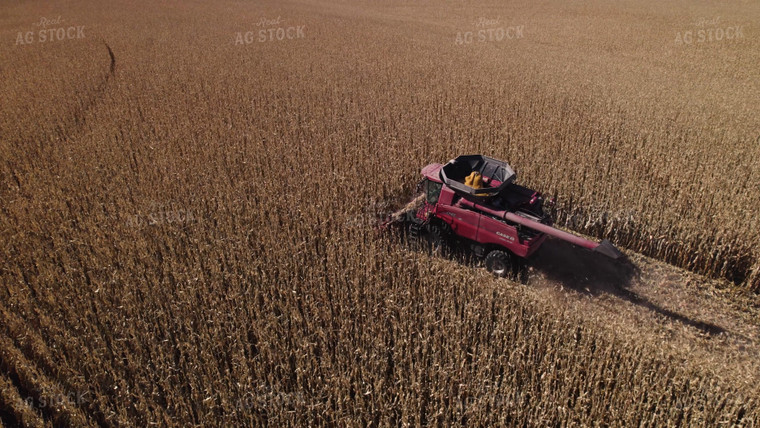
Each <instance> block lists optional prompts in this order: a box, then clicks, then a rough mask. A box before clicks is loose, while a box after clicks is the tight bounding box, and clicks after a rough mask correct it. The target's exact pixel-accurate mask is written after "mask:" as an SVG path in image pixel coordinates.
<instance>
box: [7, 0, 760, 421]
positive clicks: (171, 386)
mask: <svg viewBox="0 0 760 428" xmlns="http://www.w3.org/2000/svg"><path fill="white" fill-rule="evenodd" d="M19 7H21V6H19ZM116 7H117V8H124V9H125V11H126V10H129V13H126V12H125V13H122V14H120V16H123V17H125V18H124V19H125V20H126V24H129V25H125V22H121V21H120V22H115V21H113V22H112V21H109V19H113V18H109V16H110V15H108V14H106V13H105V12H102V13H100V14H99V12H98V11H91V10H90V9H88V8H87V7H86V6H85V5H81V6H80V7H79V8H76V7H75V8H73V9H72V12H71V13H72V14H76V13H80V15H79V16H82V17H84V16H90V15H88V14H92V15H91V16H92V20H93V21H96V22H99V26H100V27H99V30H100V31H101V34H108V35H110V36H111V37H110V40H106V41H107V42H108V45H109V46H110V47H111V48H112V49H113V52H114V53H115V55H116V58H117V66H116V70H115V73H114V74H110V72H109V57H108V54H107V51H106V50H105V47H104V46H103V44H102V43H101V42H100V41H98V40H94V39H93V40H87V41H84V42H81V43H79V44H77V45H73V44H72V45H61V46H60V47H55V48H51V47H50V46H30V47H28V48H29V49H26V50H25V51H23V52H22V51H18V50H14V51H9V52H5V51H4V52H3V56H4V57H7V58H11V64H10V65H11V66H10V67H7V68H4V69H3V70H2V73H3V74H4V76H3V78H4V81H8V82H10V83H9V84H8V85H7V86H5V87H4V89H3V95H4V96H5V97H6V99H7V102H4V103H3V106H2V110H0V112H1V114H0V121H2V122H1V125H2V130H3V131H2V140H1V141H0V151H2V163H0V168H1V169H0V174H2V188H0V192H1V193H0V194H1V195H2V201H3V204H2V207H3V208H2V210H0V224H2V230H0V234H1V235H2V239H1V240H2V243H3V244H2V246H0V249H1V251H2V256H0V257H2V259H3V260H4V263H3V268H2V271H0V275H1V276H2V284H3V285H2V287H1V288H0V296H2V301H3V302H4V303H3V305H2V307H0V320H1V321H0V367H1V368H2V375H0V417H2V421H3V423H7V424H11V425H12V424H16V423H18V424H22V425H27V426H44V425H49V424H53V425H56V426H58V425H71V426H87V425H127V426H130V425H137V426H145V425H149V424H154V423H158V424H160V425H188V424H218V425H228V426H229V425H242V424H254V425H259V424H265V423H268V424H271V425H272V426H280V425H282V424H296V425H305V424H318V425H322V424H326V425H327V424H331V425H332V424H337V425H341V426H342V425H399V424H409V425H417V424H435V425H442V426H447V425H452V424H455V425H456V424H467V425H493V424H506V425H523V424H528V425H542V426H543V425H557V424H582V425H592V424H596V423H601V424H611V425H618V426H621V425H623V426H637V425H687V426H691V425H710V426H714V425H717V424H751V423H753V422H756V421H757V420H758V418H759V415H758V410H757V409H758V406H757V404H758V403H757V396H758V390H757V387H756V386H754V385H747V384H746V383H744V382H742V381H741V380H740V379H733V378H723V377H720V376H717V375H715V374H714V373H715V367H717V366H709V367H705V368H701V367H699V364H695V363H693V362H692V363H689V364H687V363H685V362H686V361H688V355H686V353H684V354H683V355H682V354H678V355H675V354H672V353H669V352H666V351H663V350H661V349H660V347H658V344H657V343H653V342H650V341H648V340H639V339H637V338H635V337H619V336H615V335H612V334H611V333H609V332H600V331H596V330H594V329H593V328H591V327H590V326H589V325H588V324H587V323H585V322H584V320H583V319H582V314H574V313H567V312H564V311H557V310H548V309H545V308H541V307H537V305H536V304H535V303H529V302H526V301H522V300H520V299H516V298H515V297H514V296H515V295H514V294H510V293H509V292H507V291H508V289H509V288H510V287H512V285H510V283H509V282H505V281H497V280H495V279H492V278H491V277H489V276H487V275H486V274H485V272H483V271H482V270H478V269H471V268H469V267H466V266H463V265H460V264H456V263H452V262H450V261H446V260H441V259H436V258H431V257H428V256H426V255H424V254H421V253H416V252H413V251H410V250H409V249H407V248H405V247H403V246H400V245H399V244H398V243H397V242H395V241H393V240H390V239H388V238H382V237H377V236H375V235H373V234H372V233H371V227H369V226H368V225H364V226H362V227H351V228H347V227H345V224H347V223H350V222H351V221H352V220H353V219H355V218H356V216H360V215H364V214H365V213H364V212H363V208H362V207H361V206H359V203H358V202H357V201H366V200H372V201H379V202H381V203H387V204H390V205H393V206H394V207H398V206H401V205H402V204H403V203H404V202H405V198H406V197H408V196H410V195H411V194H412V190H413V187H414V184H415V181H416V179H417V174H418V171H419V168H420V167H421V166H423V165H424V164H426V163H429V162H433V161H445V160H447V159H449V158H451V157H453V156H454V155H455V154H459V153H469V152H478V153H484V154H486V155H492V156H495V157H498V158H504V159H507V160H508V161H510V163H512V164H513V165H515V167H516V168H517V169H518V173H519V174H520V176H521V179H522V181H523V182H526V183H528V184H530V185H536V187H540V188H542V189H548V190H549V192H550V193H556V194H557V195H559V196H560V200H561V201H562V202H561V205H560V206H559V213H558V214H559V219H560V221H561V222H562V223H563V224H565V225H569V226H572V227H573V228H575V229H576V230H579V231H582V232H587V233H591V234H594V235H596V236H599V237H602V236H604V237H609V238H611V239H613V240H614V241H615V242H616V243H618V244H620V245H621V246H622V247H627V248H629V249H632V250H634V251H640V252H644V253H647V254H651V255H654V256H656V257H658V258H661V259H664V260H667V261H669V262H671V263H674V264H677V265H680V266H685V267H688V268H690V269H693V270H696V271H698V272H701V273H705V274H710V275H715V276H722V277H726V278H729V279H731V280H734V281H735V282H736V285H735V286H736V287H744V288H746V289H751V290H754V291H757V290H759V289H760V288H758V287H760V285H759V284H760V283H759V282H758V276H757V269H758V265H757V263H758V262H757V260H758V257H757V245H756V243H757V242H759V241H758V239H757V238H758V236H757V230H758V228H757V223H756V222H757V220H756V218H755V216H754V215H753V213H754V212H755V211H756V210H757V207H759V206H760V201H758V195H757V192H756V189H754V190H755V191H751V190H752V186H753V185H755V184H756V181H753V180H755V179H753V177H757V176H758V175H757V173H758V171H757V169H758V166H757V165H758V164H757V163H756V162H755V163H749V164H748V163H747V161H746V159H748V158H754V157H753V156H755V155H757V147H756V144H754V143H753V141H751V140H750V139H749V137H747V135H748V134H741V133H739V135H733V134H732V133H725V134H723V135H718V134H719V133H718V132H717V131H714V130H712V129H711V128H708V127H706V126H705V127H700V126H696V125H694V124H691V123H689V122H688V121H686V120H685V119H682V118H678V119H676V123H675V124H673V123H671V122H665V121H664V120H661V121H654V122H652V125H651V127H650V128H646V129H645V128H641V127H640V126H639V125H640V124H641V123H643V122H645V121H646V120H647V119H649V117H648V116H647V115H649V114H651V113H650V112H649V111H644V110H643V109H642V107H641V104H636V98H635V97H634V96H633V95H631V96H630V97H629V98H626V99H624V100H623V101H625V102H623V101H620V100H610V99H608V98H603V97H600V94H598V93H594V92H593V91H591V90H590V92H589V93H583V92H580V91H579V92H574V93H571V94H565V93H563V92H562V91H560V89H562V88H558V87H557V85H556V84H554V83H552V80H551V79H550V77H551V76H549V74H547V73H548V72H546V71H543V70H539V68H540V67H537V68H536V69H535V70H534V69H531V68H526V67H532V66H531V65H530V63H520V64H521V65H520V66H515V65H513V63H510V62H507V63H506V64H507V66H506V69H498V68H494V67H496V65H494V64H495V63H498V61H497V59H498V58H501V57H498V55H497V56H496V57H497V59H494V58H493V57H494V55H493V51H489V50H488V49H491V48H492V47H491V46H486V47H482V46H481V47H472V48H468V49H469V50H467V49H465V50H462V49H459V50H457V49H458V48H455V47H454V45H453V42H452V40H453V39H452V40H449V34H455V31H454V30H453V29H454V28H456V27H454V26H453V25H455V24H456V23H457V22H460V21H458V20H457V19H455V18H449V19H450V21H447V23H449V24H450V25H451V27H450V28H452V31H451V32H449V31H443V30H440V29H434V30H431V31H427V27H424V26H423V25H422V24H420V23H418V22H417V21H413V22H405V21H404V22H395V21H394V22H395V24H394V25H396V26H397V27H394V28H395V29H396V31H393V32H391V31H387V28H386V27H385V25H387V23H386V22H384V21H382V20H381V19H380V20H372V19H367V16H366V14H362V13H360V12H357V11H356V10H354V9H352V8H350V7H335V8H329V10H330V12H329V13H328V12H324V13H322V12H319V13H318V12H316V10H312V9H310V7H309V6H303V8H304V10H299V9H295V8H294V9H288V10H287V11H283V10H282V9H280V8H275V7H274V6H273V7H272V9H264V10H263V11H262V10H260V9H257V10H256V11H251V10H249V9H245V10H240V9H239V8H240V7H241V6H240V5H236V6H235V7H234V8H233V9H235V10H234V12H226V13H230V14H231V15H230V16H219V15H208V13H207V12H208V11H206V10H205V8H206V7H207V6H205V5H203V4H195V3H191V4H190V5H188V7H186V8H183V9H181V10H174V9H172V10H164V9H162V7H169V6H159V5H150V6H145V7H144V8H141V9H139V10H132V9H128V8H130V6H128V5H119V6H116ZM488 10H489V11H490V9H488ZM285 12H287V20H288V21H291V22H292V23H293V24H296V23H305V24H306V25H307V27H306V28H307V30H306V31H307V38H306V40H301V41H297V42H295V43H290V44H288V43H278V42H273V43H267V44H261V45H252V46H246V47H240V46H234V45H233V44H232V40H233V38H232V34H233V33H234V32H235V31H240V30H241V29H243V30H245V29H247V27H246V25H248V26H250V24H249V23H250V22H255V21H256V20H255V18H258V17H260V14H262V13H263V14H266V15H267V16H277V15H283V16H285ZM161 13H171V14H172V15H173V16H175V17H176V18H177V25H176V26H175V27H172V28H167V27H166V26H161V25H158V24H160V22H161V21H160V19H161V18H160V16H161ZM484 13H488V12H484ZM495 14H498V13H495ZM208 16H217V17H216V18H208ZM315 16H316V17H315ZM381 16H384V15H381ZM357 20H359V21H358V22H361V24H360V25H359V24H356V22H357ZM449 24H447V25H449ZM19 25H21V24H19ZM534 25H540V22H536V23H534ZM211 28H213V29H214V31H209V32H204V29H211ZM447 28H448V27H447ZM107 29H110V30H107ZM220 29H222V30H220ZM109 31H110V32H109ZM412 33H414V34H415V36H416V37H418V39H415V40H417V41H416V43H421V44H423V45H424V46H425V47H426V48H428V49H429V51H428V52H427V53H425V54H420V53H419V51H418V50H417V49H416V48H414V46H410V45H409V44H408V39H406V38H405V35H409V34H412ZM145 34H151V35H152V37H151V38H150V40H148V39H146V38H145ZM370 35H371V36H370ZM544 36H545V35H544ZM452 37H453V36H452ZM536 37H539V38H540V37H542V36H540V35H537V36H536ZM155 40H164V41H166V40H171V43H170V44H166V43H163V44H162V43H156V42H155ZM753 43H755V44H756V43H757V41H754V42H753ZM391 47H393V48H394V49H397V52H394V53H393V54H390V53H388V50H389V49H390V48H391ZM2 49H4V50H5V49H8V47H3V48H2ZM526 49H527V50H526V51H524V52H518V53H516V54H515V55H516V61H517V60H520V59H521V56H526V57H528V56H530V55H533V54H535V52H531V51H530V48H526ZM199 52H202V53H203V54H202V55H200V54H199ZM484 54H488V55H484ZM61 58H66V59H67V61H66V62H63V61H62V60H61ZM475 59H477V60H475ZM522 59H524V58H522ZM53 66H55V67H56V70H57V72H56V73H55V74H53V75H50V74H49V73H45V72H44V70H49V69H50V67H53ZM9 69H16V70H22V71H23V73H21V74H16V75H9V74H8V73H9V71H8V70H9ZM496 69H498V70H499V73H500V74H499V75H498V78H497V77H495V76H494V70H496ZM19 76H23V78H22V77H19ZM29 88H33V90H34V93H35V94H36V95H34V96H30V95H29V93H28V91H27V89H29ZM555 89H556V90H557V91H556V92H555V91H554V90H555ZM591 89H593V88H591ZM557 94H561V95H557ZM51 100H52V102H51ZM628 101H630V102H631V103H632V104H631V105H630V106H629V105H627V104H626V103H627V102H628ZM52 106H55V107H52ZM661 109H662V111H665V110H666V109H667V106H665V107H662V108H661ZM611 111H614V112H615V113H614V114H613V113H610V112H611ZM754 119H755V120H756V118H754ZM639 121H641V122H639ZM704 141H709V142H710V144H703V142H704ZM674 145H676V146H677V147H679V150H680V152H679V153H680V154H679V155H678V156H674V155H673V153H672V150H673V149H672V148H673V146H674ZM722 147H731V150H730V151H728V152H727V151H726V150H724V149H721V148H722ZM718 154H720V159H719V161H718V160H717V159H716V156H717V155H718ZM665 162H668V163H669V164H670V165H672V167H671V168H670V169H663V168H661V166H662V165H663V163H665ZM652 180H654V182H653V184H652V185H651V187H648V186H643V185H642V183H644V182H647V183H649V182H652ZM700 180H701V181H700ZM726 188H730V189H731V190H730V192H731V194H732V197H731V198H724V197H722V196H721V195H722V194H723V192H725V191H726V190H725V189H726ZM663 189H666V190H665V191H663ZM152 207H164V208H159V209H161V210H165V211H166V212H174V213H176V212H184V213H188V212H190V213H192V216H187V215H185V216H184V217H177V216H175V217H174V218H173V220H170V219H171V218H172V217H170V216H168V215H165V214H166V213H165V212H164V213H156V212H153V211H151V210H154V209H155V208H152ZM166 207H168V208H166ZM621 213H624V214H621ZM155 218H161V219H163V220H162V221H158V222H156V221H151V219H155ZM134 219H143V220H145V221H142V222H138V221H134ZM753 269H754V270H753ZM736 272H738V273H736ZM725 364H730V362H725ZM60 397H66V399H58V400H55V398H60ZM70 397H76V399H75V400H73V401H72V400H71V399H69V398H70Z"/></svg>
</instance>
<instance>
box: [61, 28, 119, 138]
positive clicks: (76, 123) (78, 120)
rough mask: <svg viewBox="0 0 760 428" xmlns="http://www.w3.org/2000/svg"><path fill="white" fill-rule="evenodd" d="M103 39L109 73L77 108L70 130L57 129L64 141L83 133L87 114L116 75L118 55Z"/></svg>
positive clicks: (97, 102)
mask: <svg viewBox="0 0 760 428" xmlns="http://www.w3.org/2000/svg"><path fill="white" fill-rule="evenodd" d="M101 41H102V43H103V45H105V47H106V50H107V51H108V57H109V65H108V73H106V75H105V76H104V77H103V79H102V80H101V81H100V83H99V84H98V85H97V86H96V87H95V89H93V90H92V92H91V95H90V96H89V97H88V98H87V99H86V100H85V101H84V103H82V105H81V106H80V107H78V108H75V110H74V112H73V115H72V116H73V127H72V128H71V129H70V130H69V129H68V127H65V128H58V129H57V134H58V136H59V137H60V138H61V139H62V140H64V141H67V140H73V139H75V138H76V137H78V136H79V135H80V134H81V133H82V131H83V130H84V127H85V125H86V124H87V115H88V114H89V112H90V111H92V110H93V108H94V107H95V106H96V105H97V104H99V103H100V102H101V101H102V99H103V95H104V94H105V92H106V90H107V89H108V86H109V84H110V82H111V81H112V80H113V79H114V78H115V77H116V55H114V53H113V49H111V46H110V45H109V44H108V42H106V41H105V40H101Z"/></svg>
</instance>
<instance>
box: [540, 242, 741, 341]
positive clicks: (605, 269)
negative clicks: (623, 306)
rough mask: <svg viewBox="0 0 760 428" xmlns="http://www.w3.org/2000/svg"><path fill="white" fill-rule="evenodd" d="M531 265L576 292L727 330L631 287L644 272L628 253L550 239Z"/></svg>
mask: <svg viewBox="0 0 760 428" xmlns="http://www.w3.org/2000/svg"><path fill="white" fill-rule="evenodd" d="M529 265H530V266H532V267H533V268H535V269H537V270H539V271H540V272H542V273H543V274H544V275H546V277H547V278H549V279H550V280H554V281H557V282H560V283H562V284H563V285H564V286H565V287H567V288H569V289H571V290H573V291H575V292H578V293H582V294H586V295H591V296H598V295H601V294H605V293H606V294H611V295H613V296H617V297H619V298H621V299H623V300H627V301H629V302H631V303H633V304H636V305H639V306H641V307H643V308H646V309H648V310H650V311H652V312H655V313H657V314H659V315H662V316H664V317H666V318H668V319H671V320H673V321H677V322H680V323H682V324H684V325H687V326H690V327H694V328H696V329H698V330H700V331H702V332H703V333H706V334H709V335H717V334H721V333H727V331H726V330H725V329H723V328H721V327H719V326H717V325H715V324H711V323H706V322H703V321H697V320H694V319H691V318H689V317H687V316H685V315H682V314H679V313H677V312H674V311H671V310H670V309H666V308H663V307H661V306H658V305H656V304H655V303H653V302H651V301H649V300H647V299H646V298H645V297H643V296H640V295H638V294H637V293H636V292H634V291H632V290H630V289H629V287H630V285H631V282H632V281H633V280H634V279H636V278H638V277H639V276H640V275H641V272H640V270H639V268H638V267H637V266H636V265H634V264H633V263H631V261H630V260H628V258H626V257H623V258H621V259H618V260H613V259H610V258H608V257H606V256H604V255H602V254H599V253H595V252H592V251H588V250H583V249H580V248H578V247H576V246H573V245H572V244H569V243H567V242H564V241H559V240H556V239H547V241H546V242H545V243H544V244H543V245H542V246H541V248H540V249H539V250H538V251H537V252H536V254H535V255H534V256H533V258H532V260H531V261H530V263H529Z"/></svg>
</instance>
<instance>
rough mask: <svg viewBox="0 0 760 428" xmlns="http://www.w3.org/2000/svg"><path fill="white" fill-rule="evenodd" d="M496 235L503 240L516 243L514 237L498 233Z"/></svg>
mask: <svg viewBox="0 0 760 428" xmlns="http://www.w3.org/2000/svg"><path fill="white" fill-rule="evenodd" d="M496 234H497V235H499V236H501V237H502V238H504V239H508V240H510V241H514V240H515V238H514V237H513V236H509V235H505V234H503V233H501V232H496Z"/></svg>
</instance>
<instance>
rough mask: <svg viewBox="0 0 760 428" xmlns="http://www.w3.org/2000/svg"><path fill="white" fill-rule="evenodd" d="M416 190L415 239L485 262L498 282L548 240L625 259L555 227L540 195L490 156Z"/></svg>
mask: <svg viewBox="0 0 760 428" xmlns="http://www.w3.org/2000/svg"><path fill="white" fill-rule="evenodd" d="M422 176H423V180H422V181H421V182H420V184H419V187H418V190H419V191H420V192H421V193H422V194H423V197H424V199H423V201H422V205H421V207H419V208H416V211H415V212H414V215H412V216H408V217H407V218H408V219H409V220H408V221H407V222H406V226H407V227H408V230H409V233H410V234H411V235H412V236H413V237H417V236H419V237H422V236H425V237H427V240H428V241H429V242H430V243H431V244H432V245H433V246H434V247H441V246H443V245H446V244H449V245H452V246H456V247H460V248H464V249H468V250H469V251H471V252H472V253H474V254H475V255H477V256H478V257H482V258H485V265H486V268H487V269H488V270H489V271H491V272H493V273H494V274H496V275H497V276H502V277H504V276H507V275H509V274H510V272H515V271H516V270H517V266H518V264H519V261H520V260H521V259H524V258H527V257H530V255H531V254H533V253H534V252H535V251H536V250H538V248H539V247H540V246H541V244H542V243H543V242H544V240H545V239H546V236H547V235H550V236H554V237H556V238H559V239H562V240H565V241H568V242H571V243H573V244H575V245H578V246H580V247H584V248H587V249H590V250H592V251H596V252H599V253H602V254H604V255H606V256H608V257H611V258H613V259H617V258H619V257H620V256H621V255H622V254H621V253H620V252H619V251H618V250H617V249H616V248H615V247H614V246H613V245H612V244H611V243H610V242H609V241H607V240H604V241H602V242H601V243H597V242H593V241H589V240H587V239H584V238H582V237H579V236H576V235H573V234H571V233H567V232H565V231H562V230H559V229H555V228H554V227H552V219H551V218H550V217H549V216H548V215H547V214H546V213H545V212H544V199H543V197H542V196H541V194H540V193H538V192H536V191H534V190H531V189H528V188H526V187H523V186H520V185H517V184H515V177H516V175H515V172H514V171H513V170H512V168H511V167H510V166H509V165H508V164H507V163H506V162H502V161H499V160H496V159H492V158H489V157H486V156H480V155H470V156H460V157H458V158H456V159H454V160H452V161H450V162H449V163H447V164H445V165H441V164H437V163H434V164H430V165H428V166H426V167H425V168H423V169H422Z"/></svg>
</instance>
